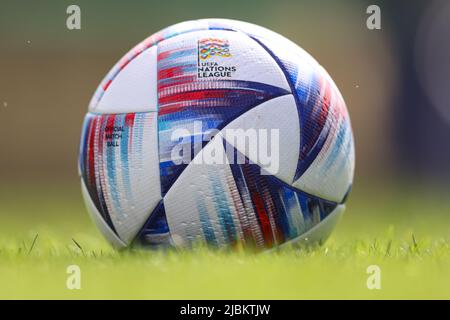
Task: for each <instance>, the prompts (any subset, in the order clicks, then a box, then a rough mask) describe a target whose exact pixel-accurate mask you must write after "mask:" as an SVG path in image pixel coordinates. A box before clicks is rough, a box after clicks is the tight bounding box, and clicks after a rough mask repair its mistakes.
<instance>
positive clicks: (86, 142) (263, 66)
mask: <svg viewBox="0 0 450 320" xmlns="http://www.w3.org/2000/svg"><path fill="white" fill-rule="evenodd" d="M354 158H355V156H354V143H353V133H352V129H351V125H350V120H349V116H348V113H347V109H346V105H345V102H344V100H343V98H342V95H341V94H340V92H339V90H338V88H337V87H336V85H335V83H334V82H333V80H332V79H331V77H330V76H329V75H328V73H327V72H326V71H325V70H324V69H323V68H322V67H321V66H320V65H319V64H318V63H317V62H316V61H315V60H314V59H313V58H312V57H311V56H310V55H309V54H308V53H306V52H305V51H304V50H302V49H301V48H300V47H298V46H297V45H296V44H294V43H293V42H291V41H289V40H287V39H286V38H284V37H282V36H280V35H278V34H276V33H274V32H272V31H269V30H267V29H265V28H262V27H258V26H256V25H253V24H249V23H245V22H239V21H232V20H222V19H207V20H197V21H188V22H183V23H180V24H176V25H173V26H171V27H168V28H166V29H164V30H162V31H160V32H158V33H156V34H154V35H152V36H150V37H149V38H147V39H146V40H144V41H143V42H141V43H140V44H138V45H137V46H136V47H135V48H133V49H132V50H131V51H130V52H129V53H128V54H126V55H125V56H124V57H123V58H122V59H121V60H120V61H119V62H118V63H117V64H116V65H115V66H114V67H113V68H112V70H111V71H110V72H109V73H108V75H107V76H106V78H105V79H104V80H103V81H102V83H101V84H100V86H99V87H98V89H97V91H96V93H95V94H94V96H93V98H92V100H91V102H90V105H89V112H88V114H87V115H86V118H85V121H84V124H83V130H82V138H81V147H80V158H79V172H80V177H81V184H82V192H83V196H84V199H85V202H86V205H87V207H88V210H89V212H90V214H91V216H92V218H93V220H94V221H95V223H96V225H97V226H98V228H99V229H100V230H101V232H102V233H103V234H104V236H105V237H106V238H107V239H108V240H109V242H111V243H112V244H113V245H114V246H115V247H117V248H124V247H128V246H134V245H138V246H144V247H149V248H167V247H177V248H191V247H193V246H197V245H207V246H211V247H216V248H224V247H235V246H240V247H247V248H255V249H257V250H267V249H271V248H276V247H279V246H282V245H287V244H292V243H297V242H308V243H321V242H323V241H325V240H326V239H327V237H328V236H329V235H330V233H331V231H332V229H333V227H334V226H335V224H336V222H337V221H338V219H339V217H340V216H341V215H342V213H343V211H344V208H345V207H344V203H345V201H346V199H347V196H348V194H349V191H350V189H351V185H352V181H353V173H354V161H355V160H354Z"/></svg>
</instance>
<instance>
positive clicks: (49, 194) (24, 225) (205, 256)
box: [0, 185, 450, 299]
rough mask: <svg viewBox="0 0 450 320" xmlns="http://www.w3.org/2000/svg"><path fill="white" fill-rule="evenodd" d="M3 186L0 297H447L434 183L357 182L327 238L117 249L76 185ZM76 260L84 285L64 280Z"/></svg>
mask: <svg viewBox="0 0 450 320" xmlns="http://www.w3.org/2000/svg"><path fill="white" fill-rule="evenodd" d="M1 189H2V190H0V191H1V195H0V298H2V299H11V298H61V299H69V298H74V299H81V298H125V299H127V298H128V299H132V298H150V299H166V298H171V299H197V298H198V299H202V298H204V299H241V298H242V299H311V298H361V299H366V298H373V299H384V298H413V299H416V298H446V299H450V287H449V286H448V284H449V283H450V199H449V198H448V196H447V195H446V194H444V193H443V194H439V193H437V192H434V191H433V190H431V189H430V188H428V189H424V190H413V189H408V188H407V187H402V188H400V187H398V188H395V189H392V188H391V189H386V188H377V187H372V188H371V189H367V188H363V187H359V188H358V186H356V187H355V191H354V194H353V196H352V197H351V199H350V202H349V204H348V210H347V212H346V214H345V215H344V218H343V219H342V221H341V223H340V224H339V226H338V227H337V228H336V231H335V233H334V234H333V236H332V238H331V239H330V240H329V241H328V242H327V243H326V244H325V245H324V246H323V247H321V248H314V249H313V248H309V249H308V248H287V249H284V250H281V251H278V252H273V253H268V254H267V253H265V254H252V253H248V252H247V253H245V252H234V253H229V252H220V251H219V252H217V251H216V252H213V251H209V250H206V249H198V250H194V251H183V252H175V251H170V252H147V251H125V252H116V251H114V250H113V249H111V248H110V247H109V245H108V244H107V243H106V242H105V241H104V240H103V239H102V237H101V236H100V235H99V233H98V232H97V231H96V230H95V228H94V226H93V225H92V224H91V223H90V221H89V219H88V216H87V214H86V212H85V209H84V207H83V204H82V201H81V198H80V196H79V191H78V190H77V189H74V188H69V187H61V186H58V185H55V186H53V187H52V186H47V187H39V188H21V187H10V188H9V189H6V188H1ZM74 240H75V242H76V243H75V242H74ZM73 264H76V265H78V266H80V268H81V272H82V278H81V280H82V289H81V290H79V291H71V290H68V289H67V288H66V280H67V276H68V275H67V274H66V269H67V267H68V266H69V265H73ZM369 265H378V266H380V268H381V272H382V283H381V284H382V288H381V290H379V291H377V290H375V291H371V290H368V289H367V287H366V280H367V277H368V275H367V274H366V269H367V267H368V266H369Z"/></svg>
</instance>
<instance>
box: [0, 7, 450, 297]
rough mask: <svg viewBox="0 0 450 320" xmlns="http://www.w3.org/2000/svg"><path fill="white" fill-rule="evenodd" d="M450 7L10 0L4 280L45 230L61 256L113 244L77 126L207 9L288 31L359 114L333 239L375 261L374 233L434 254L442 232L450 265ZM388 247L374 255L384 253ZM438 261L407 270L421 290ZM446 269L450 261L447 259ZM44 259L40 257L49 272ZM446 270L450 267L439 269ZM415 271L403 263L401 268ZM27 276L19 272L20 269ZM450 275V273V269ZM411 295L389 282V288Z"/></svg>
mask: <svg viewBox="0 0 450 320" xmlns="http://www.w3.org/2000/svg"><path fill="white" fill-rule="evenodd" d="M70 4H77V5H79V6H80V7H81V17H82V29H81V30H79V31H70V30H68V29H67V28H66V19H67V14H66V8H67V7H68V5H70ZM370 4H377V5H379V6H380V8H381V17H382V29H381V30H369V29H368V28H367V27H366V19H367V17H368V14H367V13H366V9H367V7H368V6H369V5H370ZM448 17H450V5H449V2H448V1H444V0H442V1H440V0H437V1H425V0H423V1H420V0H417V1H365V0H360V1H355V0H353V1H350V0H347V1H325V0H319V1H288V0H279V1H267V0H246V1H242V0H241V1H235V0H227V1H200V0H198V1H184V0H166V1H127V2H125V1H111V0H108V1H106V0H97V1H87V0H78V1H50V0H41V1H23V0H15V1H13V0H2V1H1V3H0V150H2V151H1V153H0V241H1V244H0V248H3V249H0V262H2V263H3V267H4V268H5V269H1V268H2V263H0V270H1V271H2V273H3V275H4V276H5V277H7V274H8V273H7V272H8V270H9V271H11V270H12V269H14V263H16V262H15V261H14V259H12V258H10V256H8V255H7V256H3V257H2V256H1V252H2V250H3V252H8V248H10V247H11V246H12V247H14V248H20V250H22V251H24V252H26V251H27V250H29V249H30V247H31V243H32V242H33V239H34V237H35V235H36V234H39V239H40V240H39V241H40V245H41V246H44V247H45V248H47V249H48V250H49V251H50V252H51V251H52V250H54V251H55V254H56V253H58V252H60V251H66V249H67V248H68V249H67V250H68V252H72V251H71V250H75V251H76V250H78V249H77V248H76V247H75V248H74V243H73V241H72V239H77V241H79V242H81V243H85V244H86V243H88V244H89V247H88V249H85V250H99V251H102V250H104V251H108V246H107V245H106V244H105V242H103V240H102V238H101V236H100V235H99V234H98V233H97V232H96V231H95V228H94V226H93V225H92V224H90V222H89V219H88V216H87V213H86V212H85V210H84V207H83V203H82V199H81V192H80V190H79V189H80V187H79V178H78V174H77V157H78V146H79V137H80V130H81V124H82V120H83V117H84V115H85V113H86V111H87V105H88V103H89V100H90V97H91V95H92V94H93V93H94V91H95V89H96V87H97V85H98V84H99V82H100V81H101V79H102V78H103V76H104V75H105V74H106V73H107V71H108V70H109V69H110V68H111V67H112V66H113V64H114V63H115V62H116V61H117V60H119V58H121V57H122V55H123V54H125V53H126V52H127V51H128V50H129V49H130V48H132V47H133V46H134V45H135V44H137V43H139V42H140V41H141V40H143V39H144V38H146V37H147V36H149V35H150V34H152V33H154V32H156V31H158V30H160V29H162V28H164V27H166V26H169V25H171V24H174V23H177V22H180V21H184V20H190V19H198V18H230V19H237V20H244V21H248V22H252V23H255V24H258V25H261V26H264V27H267V28H269V29H272V30H274V31H276V32H279V33H281V34H282V35H284V36H286V37H288V38H289V39H291V40H293V41H294V42H296V43H297V44H299V45H300V46H301V47H303V48H304V49H305V50H306V51H308V52H309V53H310V54H311V55H312V56H313V57H315V58H316V59H317V60H318V61H319V62H320V63H321V64H322V65H323V66H324V67H325V69H327V71H328V72H329V73H330V75H331V76H332V78H333V79H334V80H335V82H336V84H337V85H338V87H339V89H340V90H341V92H342V94H343V96H344V98H345V100H346V103H347V106H348V109H349V111H350V115H351V119H352V125H353V129H354V134H355V140H356V153H357V154H356V156H357V158H356V164H357V167H356V175H355V183H354V191H353V194H352V197H351V199H350V202H349V206H348V211H347V213H346V215H345V217H344V220H343V221H342V223H341V224H340V226H339V227H338V228H337V231H336V233H335V234H334V237H333V239H332V240H331V242H330V243H331V244H332V245H335V246H336V245H339V244H341V245H343V244H346V243H355V241H356V242H357V241H359V240H361V241H366V242H364V243H365V244H366V245H363V246H362V248H363V249H361V250H362V252H363V253H362V256H363V257H364V259H366V260H364V263H365V262H366V261H370V260H371V259H370V246H371V245H373V243H376V241H377V240H376V239H383V240H382V241H384V242H383V243H382V248H381V249H379V250H380V252H381V251H382V252H385V251H386V250H387V246H390V245H389V241H390V240H389V239H391V240H392V239H397V240H398V243H397V246H396V250H398V252H400V253H399V256H400V257H403V256H402V254H401V251H402V250H403V249H402V248H410V246H411V241H413V240H412V236H413V235H414V239H416V238H417V239H418V240H417V241H419V242H420V241H423V242H420V243H421V245H423V246H424V247H425V249H424V251H422V253H423V252H425V251H426V250H429V251H430V250H431V251H430V255H431V252H433V248H435V247H436V243H440V242H442V243H443V244H442V247H439V248H440V249H439V250H440V251H439V252H440V255H439V256H443V257H446V258H447V261H448V250H449V248H448V239H449V235H450V203H449V201H448V195H449V192H450V148H449V143H450V142H449V141H450V96H449V94H450V90H448V87H449V86H450V61H449V60H450V58H449V57H450V39H449V37H448V32H450V19H449V18H448ZM358 239H359V240H358ZM386 239H387V240H386ZM374 241H375V242H374ZM414 241H416V240H414ZM414 241H413V242H414ZM55 242H57V243H55ZM367 243H369V244H367ZM405 243H406V245H404V244H405ZM413 246H414V243H413ZM61 248H62V249H61ZM47 249H46V250H47ZM14 250H16V249H14ZM34 250H37V251H36V252H37V253H36V254H37V255H38V256H40V255H41V254H43V253H42V252H41V251H39V248H37V249H34ZM41 250H43V249H42V247H41ZM355 250H359V249H358V248H356V249H355ZM364 250H366V251H367V252H369V253H368V255H365V253H367V252H366V251H364ZM377 250H378V249H377ZM404 250H406V251H405V252H407V251H408V249H404ZM442 251H443V252H445V253H442ZM380 252H378V255H377V256H376V257H378V258H379V257H382V256H383V253H380ZM47 253H48V252H47ZM336 255H338V253H336ZM77 257H78V256H77V254H74V255H73V256H72V255H71V254H69V255H68V256H67V257H66V258H65V259H66V260H67V261H70V260H76V259H77ZM378 258H377V259H378ZM403 258H405V261H407V260H408V259H409V258H410V257H409V256H406V257H403ZM420 259H423V256H422V255H420V257H419V258H418V260H420ZM433 259H435V258H433ZM436 259H438V258H436ZM66 260H64V261H66ZM38 261H40V260H38ZM283 261H284V260H283ZM339 261H341V260H339V257H338V258H336V260H333V262H332V265H336V264H337V265H339ZM40 262H42V261H40ZM219 263H222V262H221V260H219ZM163 264H164V263H163ZM8 266H9V269H8ZM433 266H436V265H433ZM429 267H430V265H428V264H425V265H422V267H421V268H420V267H419V269H418V270H415V271H413V272H412V276H411V277H412V278H408V279H406V280H405V279H404V281H405V283H409V282H408V281H418V283H420V285H422V286H424V287H423V290H420V289H421V288H420V285H419V287H418V288H415V289H416V291H414V293H417V295H418V296H421V295H420V294H426V292H428V291H430V290H431V289H430V288H425V284H424V283H421V282H420V281H421V280H422V282H423V281H425V278H423V277H425V276H426V270H427V269H428V268H429ZM448 267H449V264H448V262H447V263H446V264H444V269H445V268H447V270H448V269H449V268H448ZM48 268H50V267H49V266H46V265H45V264H44V267H43V269H42V270H41V271H42V272H43V270H47V269H48ZM94 269H95V268H94ZM438 269H439V271H437V272H445V270H444V271H443V270H442V265H441V266H440V267H439V266H438ZM361 270H362V269H361ZM405 270H406V269H403V266H402V267H399V268H398V269H396V271H395V272H393V274H395V275H397V274H398V275H401V274H404V272H406V271H407V270H406V271H405ZM408 270H409V269H408ZM363 271H364V270H363ZM363 271H362V275H361V276H362V277H363V278H364V276H365V274H364V272H363ZM403 271H404V272H403ZM17 272H18V271H17V270H16V274H15V277H20V275H18V274H17ZM42 272H41V273H39V272H38V273H37V274H33V276H35V277H40V276H43V275H44V273H42ZM93 272H94V271H93ZM158 272H161V274H164V270H159V271H157V273H156V274H159V273H158ZM351 272H353V271H351ZM351 272H349V274H350V273H351ZM94 273H95V272H94ZM437 274H438V273H437ZM61 276H62V277H64V273H62V274H61ZM191 276H192V274H191ZM391 276H393V275H392V274H391ZM446 276H447V277H448V278H450V276H449V275H448V272H447V273H446ZM13 278H14V277H13ZM224 279H226V277H225V278H224ZM343 279H345V277H344V278H343ZM440 279H441V278H439V277H438V276H437V275H436V279H434V280H435V282H434V285H436V286H438V287H439V288H438V290H437V291H436V292H435V293H436V296H437V297H448V296H449V295H450V293H449V291H448V290H446V288H445V287H442V285H440V282H441V281H440ZM0 281H1V277H0ZM180 281H181V280H180ZM224 281H225V280H224ZM180 283H181V284H183V282H180ZM180 283H179V284H180ZM181 284H180V285H181ZM27 285H28V284H27V282H21V286H22V287H21V286H19V289H17V288H16V287H15V286H14V285H13V284H11V287H8V288H10V290H13V289H12V288H16V289H17V290H19V291H13V292H15V296H20V293H21V292H22V293H23V291H20V288H22V289H23V290H26V288H27V287H28V286H27ZM160 285H161V287H163V284H160ZM286 285H287V284H286ZM408 288H409V287H408ZM409 290H413V289H411V288H409ZM427 290H428V291H427ZM0 291H1V290H0ZM106 291H107V290H105V292H106ZM206 292H208V291H206ZM244 293H246V292H244ZM260 293H261V294H262V292H260ZM297 293H299V292H297ZM401 293H402V290H399V291H392V292H391V297H399V296H401ZM230 294H232V292H231V293H230ZM349 294H350V293H349ZM1 296H2V294H1V292H0V297H1ZM6 296H7V295H6ZM13 296H14V295H13ZM48 296H52V294H49V295H48ZM94 296H95V295H94ZM181 296H183V295H182V294H181ZM244 296H245V297H249V296H248V295H244ZM344 296H345V295H344ZM262 297H263V295H262ZM266 297H267V296H266ZM288 297H298V295H297V296H296V295H295V294H293V295H289V296H288Z"/></svg>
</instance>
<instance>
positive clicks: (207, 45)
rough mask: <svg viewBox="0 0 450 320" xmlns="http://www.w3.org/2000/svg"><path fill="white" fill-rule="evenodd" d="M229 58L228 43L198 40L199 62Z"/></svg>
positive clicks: (207, 39) (208, 39) (216, 40)
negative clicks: (213, 58) (214, 58)
mask: <svg viewBox="0 0 450 320" xmlns="http://www.w3.org/2000/svg"><path fill="white" fill-rule="evenodd" d="M215 56H216V57H221V58H229V57H231V53H230V43H229V42H228V40H225V39H216V38H206V39H202V40H199V57H200V60H207V59H209V58H211V57H215Z"/></svg>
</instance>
